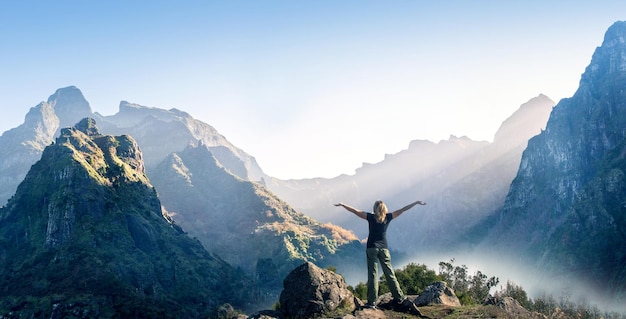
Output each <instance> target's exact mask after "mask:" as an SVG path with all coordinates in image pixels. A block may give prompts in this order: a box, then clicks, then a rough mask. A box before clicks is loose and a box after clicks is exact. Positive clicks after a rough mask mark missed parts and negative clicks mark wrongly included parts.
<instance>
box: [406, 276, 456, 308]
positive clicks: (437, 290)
mask: <svg viewBox="0 0 626 319" xmlns="http://www.w3.org/2000/svg"><path fill="white" fill-rule="evenodd" d="M413 302H414V303H415V304H416V305H417V306H419V307H421V306H427V305H445V306H450V307H460V306H461V302H460V301H459V298H457V296H456V295H455V294H454V290H452V288H450V287H448V285H447V284H446V283H445V282H443V281H438V282H435V283H432V284H430V285H428V287H426V289H424V292H422V293H421V294H420V295H419V296H418V297H417V298H416V299H415V300H414V301H413Z"/></svg>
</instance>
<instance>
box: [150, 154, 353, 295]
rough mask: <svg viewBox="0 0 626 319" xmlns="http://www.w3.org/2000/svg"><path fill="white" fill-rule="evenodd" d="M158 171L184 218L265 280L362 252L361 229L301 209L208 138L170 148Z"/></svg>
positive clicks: (178, 216) (203, 238)
mask: <svg viewBox="0 0 626 319" xmlns="http://www.w3.org/2000/svg"><path fill="white" fill-rule="evenodd" d="M150 176H151V180H152V182H153V184H154V185H155V187H156V188H157V190H158V193H159V197H160V198H161V199H162V200H163V202H164V203H167V209H168V210H169V211H170V212H171V214H172V218H173V219H174V220H175V221H176V223H177V224H178V225H180V226H182V228H183V229H185V230H186V231H188V232H189V234H190V235H192V236H194V237H196V238H198V240H199V241H200V242H202V243H203V244H204V245H205V247H207V249H209V250H210V251H211V252H214V253H216V254H217V255H219V256H221V257H222V258H224V259H225V260H226V261H228V262H229V263H231V264H233V265H236V266H238V267H241V268H242V269H243V270H244V271H245V272H246V273H248V274H251V275H255V276H257V278H263V279H262V280H260V281H259V283H260V284H261V285H262V286H263V287H264V288H277V289H280V288H281V287H282V286H281V281H282V278H284V276H285V275H286V274H287V273H288V272H289V271H291V270H292V269H293V268H295V267H296V266H298V265H300V264H301V263H302V262H305V261H313V262H315V263H316V264H318V265H321V266H328V265H333V266H335V267H337V268H338V269H341V268H342V266H344V267H345V265H346V264H348V265H350V266H352V265H353V264H354V258H360V257H362V254H363V250H364V247H363V245H362V244H361V243H360V242H359V241H358V240H357V238H356V237H355V236H354V234H352V233H350V232H348V231H346V230H344V229H341V228H339V227H337V226H334V225H331V224H321V223H319V222H317V221H315V220H313V219H312V218H310V217H307V216H305V215H303V214H302V213H299V212H296V211H295V210H294V209H293V208H292V207H291V206H290V205H288V204H287V203H286V202H284V201H282V200H281V199H279V198H278V197H277V196H275V195H274V194H273V193H271V192H270V191H269V190H268V189H267V188H265V187H264V186H263V185H261V184H259V183H255V182H250V181H247V180H243V179H241V178H239V177H237V176H235V175H234V174H232V173H231V172H230V171H229V170H228V169H226V168H224V167H223V166H222V165H221V164H220V163H219V162H218V161H217V159H216V158H215V157H214V155H213V153H212V151H211V149H210V148H209V147H208V146H206V145H203V144H201V145H198V146H189V147H187V148H186V149H185V150H183V151H181V152H176V153H172V154H170V155H169V156H168V157H167V158H166V159H165V160H164V161H163V162H162V163H161V164H159V165H158V166H157V167H156V168H155V169H154V171H152V172H150ZM270 283H274V284H275V287H271V286H272V285H271V284H270ZM277 292H279V291H277Z"/></svg>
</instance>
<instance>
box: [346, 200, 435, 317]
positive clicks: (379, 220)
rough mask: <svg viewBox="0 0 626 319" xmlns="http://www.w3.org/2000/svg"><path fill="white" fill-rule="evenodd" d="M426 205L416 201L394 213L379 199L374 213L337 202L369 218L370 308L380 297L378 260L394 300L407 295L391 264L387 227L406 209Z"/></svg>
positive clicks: (368, 275)
mask: <svg viewBox="0 0 626 319" xmlns="http://www.w3.org/2000/svg"><path fill="white" fill-rule="evenodd" d="M418 204H419V205H426V203H425V202H423V201H419V200H418V201H416V202H413V203H411V204H409V205H406V206H404V207H402V208H400V209H398V210H396V211H394V212H392V213H388V212H387V206H386V205H385V203H383V201H381V200H379V201H376V202H375V203H374V213H368V212H365V211H362V210H360V209H356V208H354V207H352V206H349V205H346V204H344V203H338V204H335V206H341V207H343V208H345V209H347V210H348V211H350V212H352V213H354V214H355V215H357V216H358V217H360V218H362V219H365V220H367V222H368V224H369V235H368V236H367V249H366V253H367V304H366V305H365V306H366V307H368V308H374V307H375V306H374V303H375V302H376V298H378V262H380V265H381V266H382V268H383V272H384V273H385V278H386V279H387V285H389V290H391V294H392V295H393V299H394V301H396V302H397V303H401V302H403V301H404V299H405V297H404V294H403V292H402V289H400V284H398V280H397V279H396V274H395V273H394V271H393V268H392V266H391V255H390V254H389V248H388V247H387V227H388V226H389V223H390V222H391V221H392V220H394V219H396V218H398V216H400V215H402V213H404V212H405V211H407V210H409V209H411V208H413V206H415V205H418Z"/></svg>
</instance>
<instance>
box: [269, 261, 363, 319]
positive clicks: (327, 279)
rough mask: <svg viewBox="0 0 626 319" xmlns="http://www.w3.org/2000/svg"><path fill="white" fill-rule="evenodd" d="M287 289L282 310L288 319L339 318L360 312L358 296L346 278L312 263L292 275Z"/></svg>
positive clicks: (286, 279) (286, 286)
mask: <svg viewBox="0 0 626 319" xmlns="http://www.w3.org/2000/svg"><path fill="white" fill-rule="evenodd" d="M283 286H284V289H283V291H282V293H281V294H280V309H281V312H282V314H283V315H284V316H286V317H288V318H314V317H320V316H328V315H330V314H333V316H338V315H342V314H347V313H351V312H352V311H354V310H355V309H356V303H355V297H354V295H353V294H352V292H350V291H349V290H348V287H347V285H346V283H345V282H344V280H343V278H342V277H341V276H340V275H338V274H336V273H334V272H332V271H329V270H324V269H321V268H319V267H317V266H315V265H314V264H313V263H310V262H307V263H304V264H302V265H301V266H299V267H297V268H296V269H294V270H293V271H292V272H291V273H289V275H288V276H287V277H286V278H285V280H284V282H283Z"/></svg>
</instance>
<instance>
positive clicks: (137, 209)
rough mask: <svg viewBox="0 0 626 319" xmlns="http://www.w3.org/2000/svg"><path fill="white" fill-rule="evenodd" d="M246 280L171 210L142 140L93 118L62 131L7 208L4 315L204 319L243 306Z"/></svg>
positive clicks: (0, 284)
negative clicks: (169, 214)
mask: <svg viewBox="0 0 626 319" xmlns="http://www.w3.org/2000/svg"><path fill="white" fill-rule="evenodd" d="M225 283H226V284H225ZM248 285H249V281H248V280H247V279H246V277H245V276H243V275H242V274H241V273H239V272H238V271H237V270H235V269H234V268H232V267H231V266H230V265H229V264H227V263H226V262H225V261H223V260H221V259H220V258H218V257H216V256H215V255H212V254H210V253H208V252H207V251H206V250H205V249H204V248H203V247H202V245H201V244H200V243H198V242H197V241H195V240H193V239H191V238H190V237H188V236H187V235H186V234H184V233H183V232H182V231H180V228H177V227H174V225H172V223H171V221H168V220H167V219H166V218H165V217H164V216H163V214H162V209H161V203H160V201H159V199H158V198H157V195H156V191H155V190H154V188H153V187H152V185H151V184H150V183H149V181H148V178H147V177H146V175H145V172H144V164H143V159H142V153H141V151H140V150H139V148H138V145H137V143H136V142H135V140H134V139H132V138H131V137H129V136H117V137H114V136H110V135H102V134H100V133H99V132H98V129H97V127H96V126H95V123H94V121H93V120H90V119H85V120H82V121H81V122H80V123H78V124H77V125H76V126H75V127H73V128H65V129H62V130H61V132H60V136H59V137H58V138H57V139H56V141H55V142H54V143H53V144H52V145H50V146H48V147H46V148H45V149H44V151H43V155H42V156H41V159H40V160H39V161H38V162H37V163H35V164H34V165H33V166H32V168H31V169H30V171H29V172H28V174H27V175H26V177H25V179H24V181H23V182H22V183H21V184H20V185H19V187H18V189H17V192H16V193H15V196H13V198H12V199H11V200H10V201H9V202H8V204H7V205H6V206H5V207H3V208H1V209H0V295H1V296H2V298H1V300H2V301H1V302H0V314H5V315H6V314H8V313H11V315H12V316H21V317H31V316H36V317H55V318H56V317H59V318H60V317H66V316H69V315H73V316H78V317H80V316H82V317H113V316H121V317H134V316H138V315H141V316H147V317H189V318H193V317H206V316H207V315H210V314H211V313H212V311H213V310H214V309H215V308H216V307H217V306H218V305H219V304H220V303H222V302H230V303H234V304H239V305H243V299H244V294H245V293H246V292H249V291H250V290H249V289H247V287H249V286H248Z"/></svg>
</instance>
